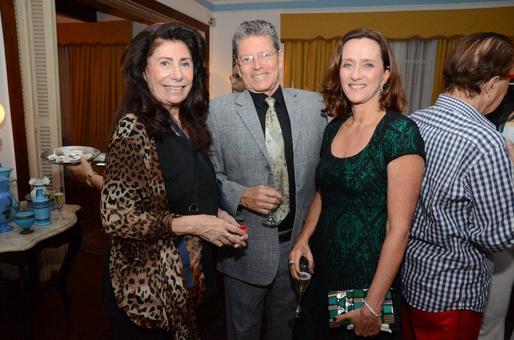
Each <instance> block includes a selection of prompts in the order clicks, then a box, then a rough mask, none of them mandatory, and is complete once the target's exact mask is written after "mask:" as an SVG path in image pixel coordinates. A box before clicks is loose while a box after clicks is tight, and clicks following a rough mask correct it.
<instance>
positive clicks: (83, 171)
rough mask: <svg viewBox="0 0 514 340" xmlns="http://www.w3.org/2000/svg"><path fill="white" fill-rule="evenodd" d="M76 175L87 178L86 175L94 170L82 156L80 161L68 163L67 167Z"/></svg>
mask: <svg viewBox="0 0 514 340" xmlns="http://www.w3.org/2000/svg"><path fill="white" fill-rule="evenodd" d="M66 168H67V169H68V170H69V171H70V172H71V174H72V175H73V176H74V177H78V178H83V179H84V178H86V176H87V175H88V174H90V173H92V172H93V167H92V166H91V163H89V162H88V161H87V160H86V159H85V158H84V157H80V163H79V164H74V165H68V166H67V167H66Z"/></svg>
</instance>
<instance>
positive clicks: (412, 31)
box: [280, 6, 514, 40]
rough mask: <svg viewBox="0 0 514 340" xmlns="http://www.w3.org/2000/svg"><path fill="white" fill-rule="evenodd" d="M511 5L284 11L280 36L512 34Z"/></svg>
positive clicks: (395, 37)
mask: <svg viewBox="0 0 514 340" xmlns="http://www.w3.org/2000/svg"><path fill="white" fill-rule="evenodd" d="M512 18H514V6H507V7H497V8H473V9H456V10H432V11H425V10H422V11H396V12H361V13H348V12H340V13H284V14H281V15H280V35H281V38H282V39H283V40H310V39H317V38H318V37H322V38H324V39H333V38H336V37H340V36H343V35H344V34H345V33H346V32H348V31H350V30H352V29H355V28H359V27H368V28H371V29H374V30H377V31H380V32H382V34H384V36H385V37H386V38H387V39H392V40H404V39H411V38H413V37H418V38H422V39H432V38H433V37H453V36H457V35H467V34H470V33H475V32H490V31H494V32H498V33H502V34H505V35H507V36H512V33H513V32H514V20H512Z"/></svg>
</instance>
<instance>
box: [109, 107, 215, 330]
mask: <svg viewBox="0 0 514 340" xmlns="http://www.w3.org/2000/svg"><path fill="white" fill-rule="evenodd" d="M105 170H106V171H105V184H104V187H103V189H102V200H101V214H102V224H103V226H104V228H105V231H106V232H107V233H108V234H110V235H111V236H112V248H111V255H110V263H109V269H110V276H111V281H112V286H113V288H114V295H115V297H116V303H117V305H118V307H119V308H121V309H123V310H124V311H125V313H126V314H127V316H128V317H129V319H130V320H131V321H132V322H134V323H135V324H136V325H139V326H141V327H145V328H159V329H165V330H168V331H170V332H171V334H172V335H173V338H174V339H177V340H178V339H188V340H189V339H197V338H199V335H198V328H197V323H196V316H195V312H194V311H195V308H196V306H197V305H198V303H199V302H200V300H201V295H202V293H203V290H204V287H205V283H204V282H205V280H204V277H203V274H202V273H201V271H200V254H201V247H202V245H201V242H202V241H201V240H200V239H198V238H197V237H193V236H186V237H185V239H186V241H187V249H188V251H189V256H190V261H191V270H192V273H193V279H194V282H195V288H193V289H188V288H186V287H185V281H184V277H183V270H182V261H181V258H180V256H179V253H178V250H177V248H176V247H175V245H174V243H173V240H174V239H176V237H177V236H176V235H175V234H174V233H173V232H172V231H171V221H172V218H173V216H172V214H171V213H170V212H169V211H168V208H167V201H166V192H165V186H164V181H163V177H162V174H161V169H160V167H159V160H158V156H157V148H156V146H155V142H154V141H153V140H152V139H151V138H149V136H148V134H147V133H146V130H145V127H144V125H143V124H141V123H140V122H138V120H137V117H136V116H135V115H134V114H128V115H126V116H125V117H123V118H122V119H121V120H120V121H119V123H118V126H117V128H116V131H115V132H114V134H113V136H112V138H111V142H110V144H109V149H108V157H107V164H106V169H105Z"/></svg>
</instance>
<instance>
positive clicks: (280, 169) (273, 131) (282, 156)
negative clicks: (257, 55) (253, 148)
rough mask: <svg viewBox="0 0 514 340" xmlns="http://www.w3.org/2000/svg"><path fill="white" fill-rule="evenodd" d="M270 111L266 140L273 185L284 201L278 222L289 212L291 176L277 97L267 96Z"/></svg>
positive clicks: (278, 212)
mask: <svg viewBox="0 0 514 340" xmlns="http://www.w3.org/2000/svg"><path fill="white" fill-rule="evenodd" d="M266 103H267V104H268V111H266V124H265V126H266V128H265V134H264V138H265V140H266V148H267V150H268V155H269V157H270V159H271V162H272V164H271V176H272V179H273V183H272V186H273V187H274V188H275V189H277V190H278V191H280V192H281V193H282V198H283V203H282V204H281V205H280V206H279V207H278V208H277V210H276V211H275V216H274V218H275V220H276V221H277V223H280V222H282V220H283V219H284V218H285V217H286V216H287V214H288V213H289V177H288V174H287V163H286V153H285V148H284V137H283V135H282V129H281V128H280V122H279V121H278V117H277V112H276V111H275V98H273V97H268V98H266Z"/></svg>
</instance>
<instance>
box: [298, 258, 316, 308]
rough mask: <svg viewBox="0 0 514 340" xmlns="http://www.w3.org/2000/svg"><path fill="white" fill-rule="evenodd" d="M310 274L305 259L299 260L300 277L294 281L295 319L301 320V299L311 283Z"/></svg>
mask: <svg viewBox="0 0 514 340" xmlns="http://www.w3.org/2000/svg"><path fill="white" fill-rule="evenodd" d="M311 277H312V274H311V273H310V272H309V263H308V262H307V259H306V258H305V257H302V258H301V259H300V275H299V276H298V280H297V281H296V292H297V293H298V304H297V305H296V311H295V317H296V318H303V317H304V313H303V307H302V297H303V294H304V293H305V291H306V290H307V288H308V287H309V283H310V282H311Z"/></svg>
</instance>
